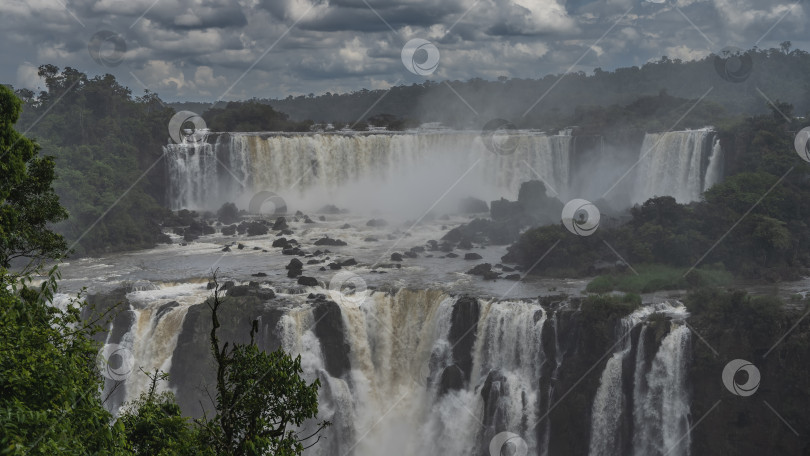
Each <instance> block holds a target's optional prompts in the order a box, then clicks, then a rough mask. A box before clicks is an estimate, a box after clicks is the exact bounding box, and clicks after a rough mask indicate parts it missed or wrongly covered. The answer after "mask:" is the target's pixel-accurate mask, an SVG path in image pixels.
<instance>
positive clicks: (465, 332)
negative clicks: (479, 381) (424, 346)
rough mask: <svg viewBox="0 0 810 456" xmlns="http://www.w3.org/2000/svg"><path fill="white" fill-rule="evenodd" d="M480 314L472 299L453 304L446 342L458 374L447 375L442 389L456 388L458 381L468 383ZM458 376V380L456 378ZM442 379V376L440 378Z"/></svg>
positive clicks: (464, 299) (468, 298)
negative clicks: (449, 347)
mask: <svg viewBox="0 0 810 456" xmlns="http://www.w3.org/2000/svg"><path fill="white" fill-rule="evenodd" d="M480 314H481V305H480V304H479V303H478V300H477V299H476V298H473V297H468V296H463V297H461V298H459V299H458V300H457V301H456V303H455V304H453V313H452V315H451V317H450V319H451V320H452V323H451V325H450V333H449V335H448V340H449V342H450V344H451V345H452V347H453V361H454V363H455V364H454V365H455V366H456V367H457V368H458V370H459V372H460V374H450V373H449V374H448V376H447V381H448V383H447V384H445V383H442V387H443V388H446V389H451V388H452V387H454V386H455V387H456V388H458V387H459V386H456V385H458V380H461V384H462V385H465V384H466V383H467V382H469V381H470V375H471V374H472V363H473V347H474V346H475V339H476V330H477V328H478V318H479V316H480ZM458 376H460V379H459V378H458ZM442 378H443V379H444V375H443V376H442Z"/></svg>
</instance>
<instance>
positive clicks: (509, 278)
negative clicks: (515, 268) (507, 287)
mask: <svg viewBox="0 0 810 456" xmlns="http://www.w3.org/2000/svg"><path fill="white" fill-rule="evenodd" d="M504 279H506V280H520V274H509V275H508V276H506V277H504Z"/></svg>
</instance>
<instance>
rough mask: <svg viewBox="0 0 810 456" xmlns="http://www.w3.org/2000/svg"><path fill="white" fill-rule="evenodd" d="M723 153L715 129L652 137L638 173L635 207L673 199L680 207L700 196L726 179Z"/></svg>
mask: <svg viewBox="0 0 810 456" xmlns="http://www.w3.org/2000/svg"><path fill="white" fill-rule="evenodd" d="M722 160H723V157H722V150H721V148H720V142H719V140H718V139H717V135H716V133H715V132H714V130H712V129H711V128H704V129H700V130H687V131H671V132H666V133H648V134H647V135H646V136H645V137H644V142H643V144H642V146H641V155H640V162H639V165H638V168H637V171H636V176H637V177H636V185H635V195H634V197H633V200H634V201H633V202H634V203H643V202H644V201H645V200H647V199H648V198H651V197H653V196H664V195H669V196H672V197H674V198H675V200H676V201H678V202H679V203H688V202H690V201H697V200H698V199H700V194H701V193H702V192H703V191H705V190H706V189H708V188H709V187H711V186H712V185H714V184H716V183H717V182H719V180H720V179H721V177H722Z"/></svg>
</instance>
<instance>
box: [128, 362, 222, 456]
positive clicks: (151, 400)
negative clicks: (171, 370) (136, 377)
mask: <svg viewBox="0 0 810 456" xmlns="http://www.w3.org/2000/svg"><path fill="white" fill-rule="evenodd" d="M144 374H145V375H147V376H148V377H149V380H150V382H149V390H148V391H145V392H143V393H141V395H140V396H139V397H138V399H136V400H135V401H133V402H132V403H129V404H126V405H125V406H124V407H123V412H122V413H121V416H120V417H119V418H118V423H120V424H121V425H122V427H123V429H124V435H125V436H126V438H127V441H128V442H129V445H130V451H132V453H133V454H134V455H138V456H140V455H143V456H173V455H213V454H214V453H213V450H212V449H210V448H204V447H203V446H202V445H201V442H200V440H199V428H198V427H197V426H196V425H195V424H194V423H192V422H190V421H189V419H188V418H185V417H183V415H182V413H181V412H180V406H179V405H177V402H176V401H175V398H174V394H172V393H171V392H168V391H166V392H162V393H158V392H157V383H158V381H161V380H165V379H167V378H168V374H166V373H163V372H159V371H157V370H156V371H155V372H154V373H153V374H150V373H148V372H144Z"/></svg>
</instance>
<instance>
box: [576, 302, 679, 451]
mask: <svg viewBox="0 0 810 456" xmlns="http://www.w3.org/2000/svg"><path fill="white" fill-rule="evenodd" d="M652 311H655V312H658V313H662V314H664V315H668V316H670V317H672V318H673V320H672V321H671V322H670V323H669V324H670V325H671V328H670V332H669V334H668V335H667V336H666V337H665V338H664V339H663V340H662V341H661V346H660V347H659V348H658V350H657V352H656V355H655V358H654V359H653V360H652V362H651V363H650V362H648V361H646V360H645V359H644V350H645V347H644V344H645V340H644V336H645V334H646V332H647V330H648V328H647V326H646V323H645V320H646V319H647V317H649V315H650V314H651V313H652ZM686 316H687V313H686V309H685V308H684V307H683V306H682V305H680V304H679V305H677V306H671V305H669V304H667V303H665V304H660V305H657V306H655V307H645V308H642V309H639V310H637V311H635V312H633V314H631V315H629V316H627V317H625V318H623V319H622V320H621V324H620V325H619V328H618V329H617V332H618V333H619V335H625V336H626V337H625V338H624V339H621V340H622V342H620V343H619V344H618V346H617V348H616V350H615V352H614V354H613V355H612V357H611V358H610V359H609V360H608V362H607V364H606V365H605V369H604V371H603V372H602V377H601V379H600V384H599V389H598V390H597V392H596V398H595V399H594V404H593V410H592V417H591V440H590V450H589V455H591V456H619V455H622V454H624V452H623V448H625V447H629V446H630V445H629V443H630V442H622V441H621V423H622V421H623V417H624V416H625V414H631V415H630V421H631V422H632V423H633V432H632V449H633V454H634V455H636V456H654V455H659V456H661V455H672V456H688V454H689V441H690V439H689V396H688V392H687V387H686V363H687V356H688V355H687V353H688V343H689V336H690V332H689V329H688V328H687V327H686V326H684V325H683V324H682V323H680V322H679V321H678V320H679V319H680V320H682V319H683V318H685V317H686ZM639 324H642V325H643V326H642V327H641V328H640V333H639V338H638V343H637V344H636V345H635V346H633V344H632V343H631V338H630V331H631V330H632V329H633V328H634V327H635V326H637V325H639ZM631 355H635V363H634V365H633V366H632V369H633V372H632V374H633V375H632V378H633V388H632V398H628V397H626V394H625V388H624V385H623V384H622V383H623V378H625V377H624V376H623V372H624V369H627V368H628V367H630V366H628V365H627V364H626V363H625V362H626V360H627V358H628V357H629V356H631ZM630 399H632V407H630V406H629V402H630Z"/></svg>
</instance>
